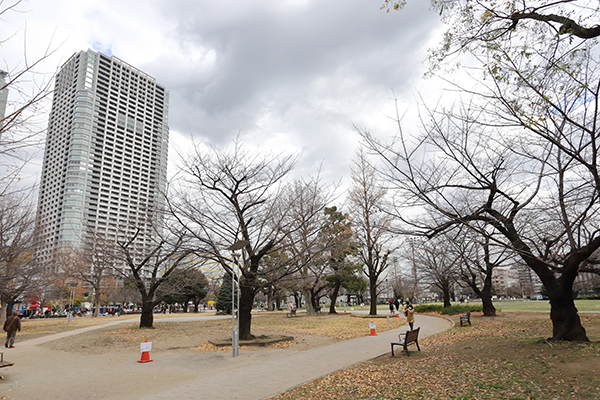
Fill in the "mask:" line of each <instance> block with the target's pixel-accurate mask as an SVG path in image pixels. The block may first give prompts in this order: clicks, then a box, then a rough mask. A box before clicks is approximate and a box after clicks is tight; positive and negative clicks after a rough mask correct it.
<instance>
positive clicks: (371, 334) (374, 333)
mask: <svg viewBox="0 0 600 400" xmlns="http://www.w3.org/2000/svg"><path fill="white" fill-rule="evenodd" d="M369 329H370V330H371V332H370V333H369V336H377V332H375V323H374V322H373V321H371V322H370V323H369Z"/></svg>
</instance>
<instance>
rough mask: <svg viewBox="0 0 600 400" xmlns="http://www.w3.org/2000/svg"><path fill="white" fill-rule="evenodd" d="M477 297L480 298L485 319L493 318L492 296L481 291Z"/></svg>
mask: <svg viewBox="0 0 600 400" xmlns="http://www.w3.org/2000/svg"><path fill="white" fill-rule="evenodd" d="M479 297H481V303H482V305H483V315H484V316H486V317H495V316H496V307H494V303H493V302H492V294H491V293H486V292H485V291H483V292H481V295H480V296H479Z"/></svg>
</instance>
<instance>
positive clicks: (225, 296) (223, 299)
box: [215, 273, 237, 314]
mask: <svg viewBox="0 0 600 400" xmlns="http://www.w3.org/2000/svg"><path fill="white" fill-rule="evenodd" d="M234 301H236V302H237V291H236V293H235V298H234ZM215 307H216V309H217V312H223V313H225V314H231V275H230V274H228V273H225V274H224V275H223V282H222V283H221V287H220V288H219V294H218V295H217V301H216V302H215Z"/></svg>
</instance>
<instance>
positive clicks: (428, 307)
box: [414, 304, 483, 315]
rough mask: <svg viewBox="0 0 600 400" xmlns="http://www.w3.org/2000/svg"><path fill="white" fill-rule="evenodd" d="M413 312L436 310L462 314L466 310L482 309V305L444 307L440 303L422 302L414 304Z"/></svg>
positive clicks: (446, 313)
mask: <svg viewBox="0 0 600 400" xmlns="http://www.w3.org/2000/svg"><path fill="white" fill-rule="evenodd" d="M414 307H415V312H418V313H424V312H437V313H440V314H444V315H456V314H463V313H466V312H467V311H471V312H473V311H482V310H483V306H481V305H476V304H455V305H452V306H450V307H444V306H442V305H440V304H424V305H422V306H414Z"/></svg>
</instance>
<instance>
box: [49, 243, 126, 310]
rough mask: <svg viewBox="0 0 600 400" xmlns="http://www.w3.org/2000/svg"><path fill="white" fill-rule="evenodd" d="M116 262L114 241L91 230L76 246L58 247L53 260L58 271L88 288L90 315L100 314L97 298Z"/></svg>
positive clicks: (104, 287) (100, 294)
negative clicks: (90, 306) (90, 305)
mask: <svg viewBox="0 0 600 400" xmlns="http://www.w3.org/2000/svg"><path fill="white" fill-rule="evenodd" d="M117 261H118V257H117V254H116V249H115V243H114V241H112V240H109V239H107V238H106V237H103V236H100V235H98V234H97V233H95V232H92V233H91V234H89V235H86V236H85V237H84V239H83V243H82V244H81V246H79V247H77V248H72V247H64V248H60V249H59V250H58V254H57V257H56V260H55V262H56V263H57V264H58V268H59V269H60V270H61V271H62V273H64V274H65V275H66V276H67V277H69V278H71V279H74V280H77V281H80V282H82V283H84V284H85V285H86V286H87V287H88V288H89V289H91V295H92V304H93V307H94V313H93V314H92V316H93V317H98V316H100V299H101V296H102V295H103V294H105V291H106V288H107V283H108V282H109V279H110V278H112V277H114V276H115V271H116V266H117Z"/></svg>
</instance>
